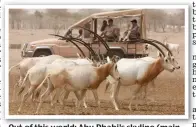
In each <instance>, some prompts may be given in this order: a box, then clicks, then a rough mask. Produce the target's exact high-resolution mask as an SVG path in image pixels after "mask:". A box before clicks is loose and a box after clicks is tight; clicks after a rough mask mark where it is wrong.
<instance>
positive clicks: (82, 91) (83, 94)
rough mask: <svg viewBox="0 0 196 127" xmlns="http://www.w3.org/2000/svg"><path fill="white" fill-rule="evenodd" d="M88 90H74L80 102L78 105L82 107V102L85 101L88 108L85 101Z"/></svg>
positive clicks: (84, 103)
mask: <svg viewBox="0 0 196 127" xmlns="http://www.w3.org/2000/svg"><path fill="white" fill-rule="evenodd" d="M86 91H87V89H84V90H81V91H75V92H74V93H75V95H76V97H77V99H78V103H77V104H76V105H77V107H80V104H81V102H83V105H84V107H85V108H87V106H86V102H85V99H84V96H85V94H86Z"/></svg>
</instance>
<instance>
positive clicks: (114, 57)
mask: <svg viewBox="0 0 196 127" xmlns="http://www.w3.org/2000/svg"><path fill="white" fill-rule="evenodd" d="M116 59H117V56H115V55H114V56H113V57H112V62H114V63H115V62H116V61H117V60H116Z"/></svg>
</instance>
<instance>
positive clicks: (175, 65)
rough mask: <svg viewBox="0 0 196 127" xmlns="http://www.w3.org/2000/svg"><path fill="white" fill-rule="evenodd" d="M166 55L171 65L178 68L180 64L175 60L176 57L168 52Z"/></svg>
mask: <svg viewBox="0 0 196 127" xmlns="http://www.w3.org/2000/svg"><path fill="white" fill-rule="evenodd" d="M167 56H168V58H169V59H170V61H171V63H172V65H173V66H174V67H175V68H176V69H180V65H179V64H178V62H177V61H176V59H175V58H174V56H172V55H171V54H170V53H169V52H167Z"/></svg>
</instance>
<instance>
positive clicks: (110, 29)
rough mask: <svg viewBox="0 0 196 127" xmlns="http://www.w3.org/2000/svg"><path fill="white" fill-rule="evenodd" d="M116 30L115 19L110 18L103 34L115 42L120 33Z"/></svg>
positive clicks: (109, 40) (108, 39)
mask: <svg viewBox="0 0 196 127" xmlns="http://www.w3.org/2000/svg"><path fill="white" fill-rule="evenodd" d="M115 31H116V27H115V26H114V25H113V20H112V19H109V20H108V25H107V26H106V28H105V30H104V31H103V34H104V37H105V39H106V41H108V42H113V41H115V40H116V38H117V36H118V35H116V32H115Z"/></svg>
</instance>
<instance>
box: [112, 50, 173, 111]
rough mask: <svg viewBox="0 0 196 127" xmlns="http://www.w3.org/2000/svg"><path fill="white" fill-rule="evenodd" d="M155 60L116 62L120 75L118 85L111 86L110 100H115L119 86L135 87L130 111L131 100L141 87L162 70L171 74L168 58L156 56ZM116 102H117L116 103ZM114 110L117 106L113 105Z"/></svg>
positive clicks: (171, 68) (122, 60)
mask: <svg viewBox="0 0 196 127" xmlns="http://www.w3.org/2000/svg"><path fill="white" fill-rule="evenodd" d="M158 55H159V57H158V58H157V59H154V60H153V59H152V60H149V59H150V58H149V59H148V60H145V59H126V58H123V59H121V60H119V61H118V62H117V67H118V71H119V74H120V81H119V84H118V83H117V84H113V89H112V90H113V91H112V95H114V96H112V98H113V99H114V100H117V96H118V93H119V88H120V86H132V85H137V89H136V90H135V91H134V92H133V93H132V94H131V101H130V104H129V109H130V110H132V109H131V104H132V100H133V99H135V97H136V94H137V93H138V92H139V91H140V89H141V88H142V87H143V86H146V85H147V84H148V83H149V82H151V81H153V80H154V79H155V78H156V77H157V76H158V75H159V74H160V73H161V72H162V71H163V70H168V71H170V72H173V71H174V70H175V67H174V66H173V65H172V63H171V60H170V59H169V58H168V56H164V57H163V56H162V54H160V53H159V54H158ZM146 59H147V58H146ZM116 102H118V101H116ZM114 107H115V109H116V110H119V108H118V104H115V105H114Z"/></svg>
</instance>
